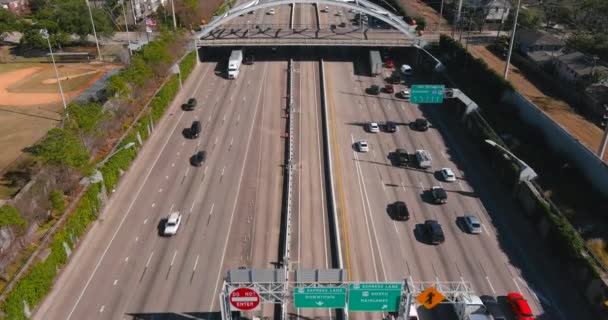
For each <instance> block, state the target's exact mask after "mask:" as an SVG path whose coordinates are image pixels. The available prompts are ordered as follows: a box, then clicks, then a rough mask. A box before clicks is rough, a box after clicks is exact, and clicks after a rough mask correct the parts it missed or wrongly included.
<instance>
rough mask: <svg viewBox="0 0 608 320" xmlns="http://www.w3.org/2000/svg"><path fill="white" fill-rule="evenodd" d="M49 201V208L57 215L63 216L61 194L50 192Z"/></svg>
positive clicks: (63, 208)
mask: <svg viewBox="0 0 608 320" xmlns="http://www.w3.org/2000/svg"><path fill="white" fill-rule="evenodd" d="M49 200H50V201H51V208H52V209H53V211H55V212H56V213H59V214H63V212H64V211H65V200H64V199H63V192H61V191H59V190H55V191H53V192H51V195H50V196H49Z"/></svg>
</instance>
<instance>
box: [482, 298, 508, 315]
mask: <svg viewBox="0 0 608 320" xmlns="http://www.w3.org/2000/svg"><path fill="white" fill-rule="evenodd" d="M479 298H480V299H481V302H482V303H483V305H484V306H486V309H487V310H488V312H489V313H490V314H491V315H492V317H494V320H507V316H506V315H505V313H504V311H502V308H501V307H500V304H499V303H498V301H496V298H494V297H492V296H481V297H479Z"/></svg>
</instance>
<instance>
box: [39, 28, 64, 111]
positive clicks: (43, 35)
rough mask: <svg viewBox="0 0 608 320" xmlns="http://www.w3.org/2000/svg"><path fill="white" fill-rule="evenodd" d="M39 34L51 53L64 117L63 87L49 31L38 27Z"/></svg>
mask: <svg viewBox="0 0 608 320" xmlns="http://www.w3.org/2000/svg"><path fill="white" fill-rule="evenodd" d="M40 35H41V36H42V37H43V38H44V39H46V42H47V43H48V44H49V53H50V54H51V60H52V61H53V69H55V77H57V85H58V86H59V94H60V95H61V102H63V111H65V117H66V118H67V117H68V105H67V103H66V102H65V96H64V95H63V88H62V87H61V79H60V78H59V71H57V65H55V57H54V56H53V49H52V48H51V40H50V39H49V38H50V37H49V32H48V31H47V30H46V29H40Z"/></svg>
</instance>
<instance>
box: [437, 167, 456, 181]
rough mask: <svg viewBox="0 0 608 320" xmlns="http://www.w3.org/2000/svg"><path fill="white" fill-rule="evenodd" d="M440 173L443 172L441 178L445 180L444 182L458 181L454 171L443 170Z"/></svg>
mask: <svg viewBox="0 0 608 320" xmlns="http://www.w3.org/2000/svg"><path fill="white" fill-rule="evenodd" d="M440 172H441V177H442V178H443V180H444V181H447V182H454V181H456V175H454V172H453V171H452V169H450V168H441V170H440Z"/></svg>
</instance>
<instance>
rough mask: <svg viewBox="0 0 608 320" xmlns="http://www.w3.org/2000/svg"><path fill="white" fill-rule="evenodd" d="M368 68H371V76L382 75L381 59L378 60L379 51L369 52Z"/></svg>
mask: <svg viewBox="0 0 608 320" xmlns="http://www.w3.org/2000/svg"><path fill="white" fill-rule="evenodd" d="M369 66H370V68H371V72H372V76H375V75H379V74H380V73H382V59H381V58H380V52H379V51H376V50H372V51H370V52H369Z"/></svg>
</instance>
